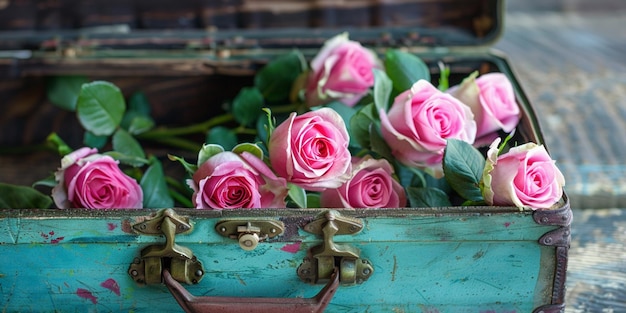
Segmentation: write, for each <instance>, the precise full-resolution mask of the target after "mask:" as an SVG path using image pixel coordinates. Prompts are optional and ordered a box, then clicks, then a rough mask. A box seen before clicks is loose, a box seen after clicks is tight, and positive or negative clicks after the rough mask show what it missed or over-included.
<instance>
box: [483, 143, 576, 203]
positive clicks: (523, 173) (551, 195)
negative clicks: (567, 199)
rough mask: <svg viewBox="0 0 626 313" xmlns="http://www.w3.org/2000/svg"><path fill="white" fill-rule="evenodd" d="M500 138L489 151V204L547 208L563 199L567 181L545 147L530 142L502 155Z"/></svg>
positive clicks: (485, 190)
mask: <svg viewBox="0 0 626 313" xmlns="http://www.w3.org/2000/svg"><path fill="white" fill-rule="evenodd" d="M499 143H500V138H497V139H496V140H495V141H494V142H493V143H492V144H491V146H490V147H489V151H487V163H486V164H485V170H484V172H483V179H482V193H483V197H484V199H485V202H486V203H487V204H489V205H500V206H506V205H514V206H516V207H518V208H523V207H526V206H528V207H531V208H532V209H547V208H549V207H551V206H552V205H554V204H555V203H557V202H558V201H559V199H561V197H562V196H563V186H564V185H565V178H564V177H563V174H562V173H561V171H559V169H558V168H557V167H556V165H555V162H554V160H552V158H550V155H549V154H548V152H547V151H546V149H545V148H544V146H542V145H537V144H535V143H532V142H531V143H526V144H523V145H521V146H517V147H513V148H511V149H510V150H509V151H508V152H507V153H505V154H502V155H499V156H498V144H499Z"/></svg>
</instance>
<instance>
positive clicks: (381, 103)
mask: <svg viewBox="0 0 626 313" xmlns="http://www.w3.org/2000/svg"><path fill="white" fill-rule="evenodd" d="M392 90H393V83H392V82H391V79H389V76H387V73H385V72H383V71H381V70H379V69H374V104H375V105H376V111H380V109H383V110H384V111H385V112H387V108H388V107H389V97H390V96H391V91H392Z"/></svg>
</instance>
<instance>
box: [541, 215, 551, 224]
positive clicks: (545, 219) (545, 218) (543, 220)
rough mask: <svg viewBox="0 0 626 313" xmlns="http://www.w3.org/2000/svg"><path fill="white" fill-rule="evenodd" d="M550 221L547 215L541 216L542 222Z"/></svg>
mask: <svg viewBox="0 0 626 313" xmlns="http://www.w3.org/2000/svg"><path fill="white" fill-rule="evenodd" d="M549 221H550V219H549V218H548V217H547V216H544V217H542V218H541V222H542V223H547V222H549Z"/></svg>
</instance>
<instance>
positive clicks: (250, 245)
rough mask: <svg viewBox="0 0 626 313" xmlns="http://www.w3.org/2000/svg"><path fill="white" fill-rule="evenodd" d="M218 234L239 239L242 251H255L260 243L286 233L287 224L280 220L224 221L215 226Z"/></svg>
mask: <svg viewBox="0 0 626 313" xmlns="http://www.w3.org/2000/svg"><path fill="white" fill-rule="evenodd" d="M215 231H217V233H218V234H220V235H222V236H224V237H228V238H232V239H237V240H238V241H239V246H240V247H241V249H243V250H246V251H250V250H254V249H255V248H256V247H257V245H258V244H259V242H260V241H264V240H266V239H268V238H274V237H276V236H278V235H281V234H282V233H283V232H284V231H285V224H284V223H283V222H281V221H278V220H270V219H267V220H224V221H220V222H219V223H217V224H216V225H215Z"/></svg>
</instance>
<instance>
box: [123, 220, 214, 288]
mask: <svg viewBox="0 0 626 313" xmlns="http://www.w3.org/2000/svg"><path fill="white" fill-rule="evenodd" d="M132 227H133V229H134V230H135V231H136V232H138V233H141V234H144V235H164V236H165V244H154V245H150V246H147V247H145V248H143V249H142V250H141V257H138V258H135V259H134V261H133V263H131V264H130V267H129V268H128V274H129V275H130V276H131V277H132V278H133V280H135V281H136V282H137V283H140V284H159V283H161V273H162V270H163V268H169V270H170V273H171V275H172V277H173V278H174V279H175V280H176V281H178V282H181V283H187V284H197V283H198V282H199V281H200V280H201V279H202V277H203V275H204V268H203V267H202V263H200V261H198V260H197V258H196V257H195V256H194V255H193V252H192V251H191V250H190V249H189V248H186V247H183V246H180V245H178V244H176V242H175V237H176V235H177V234H180V233H186V232H189V231H191V230H192V225H191V223H190V221H189V219H188V218H185V217H181V216H179V215H177V214H176V212H174V210H172V209H164V210H160V211H158V212H157V213H156V215H155V216H154V217H152V218H150V219H148V220H145V221H143V222H139V223H137V224H134V225H133V226H132Z"/></svg>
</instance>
